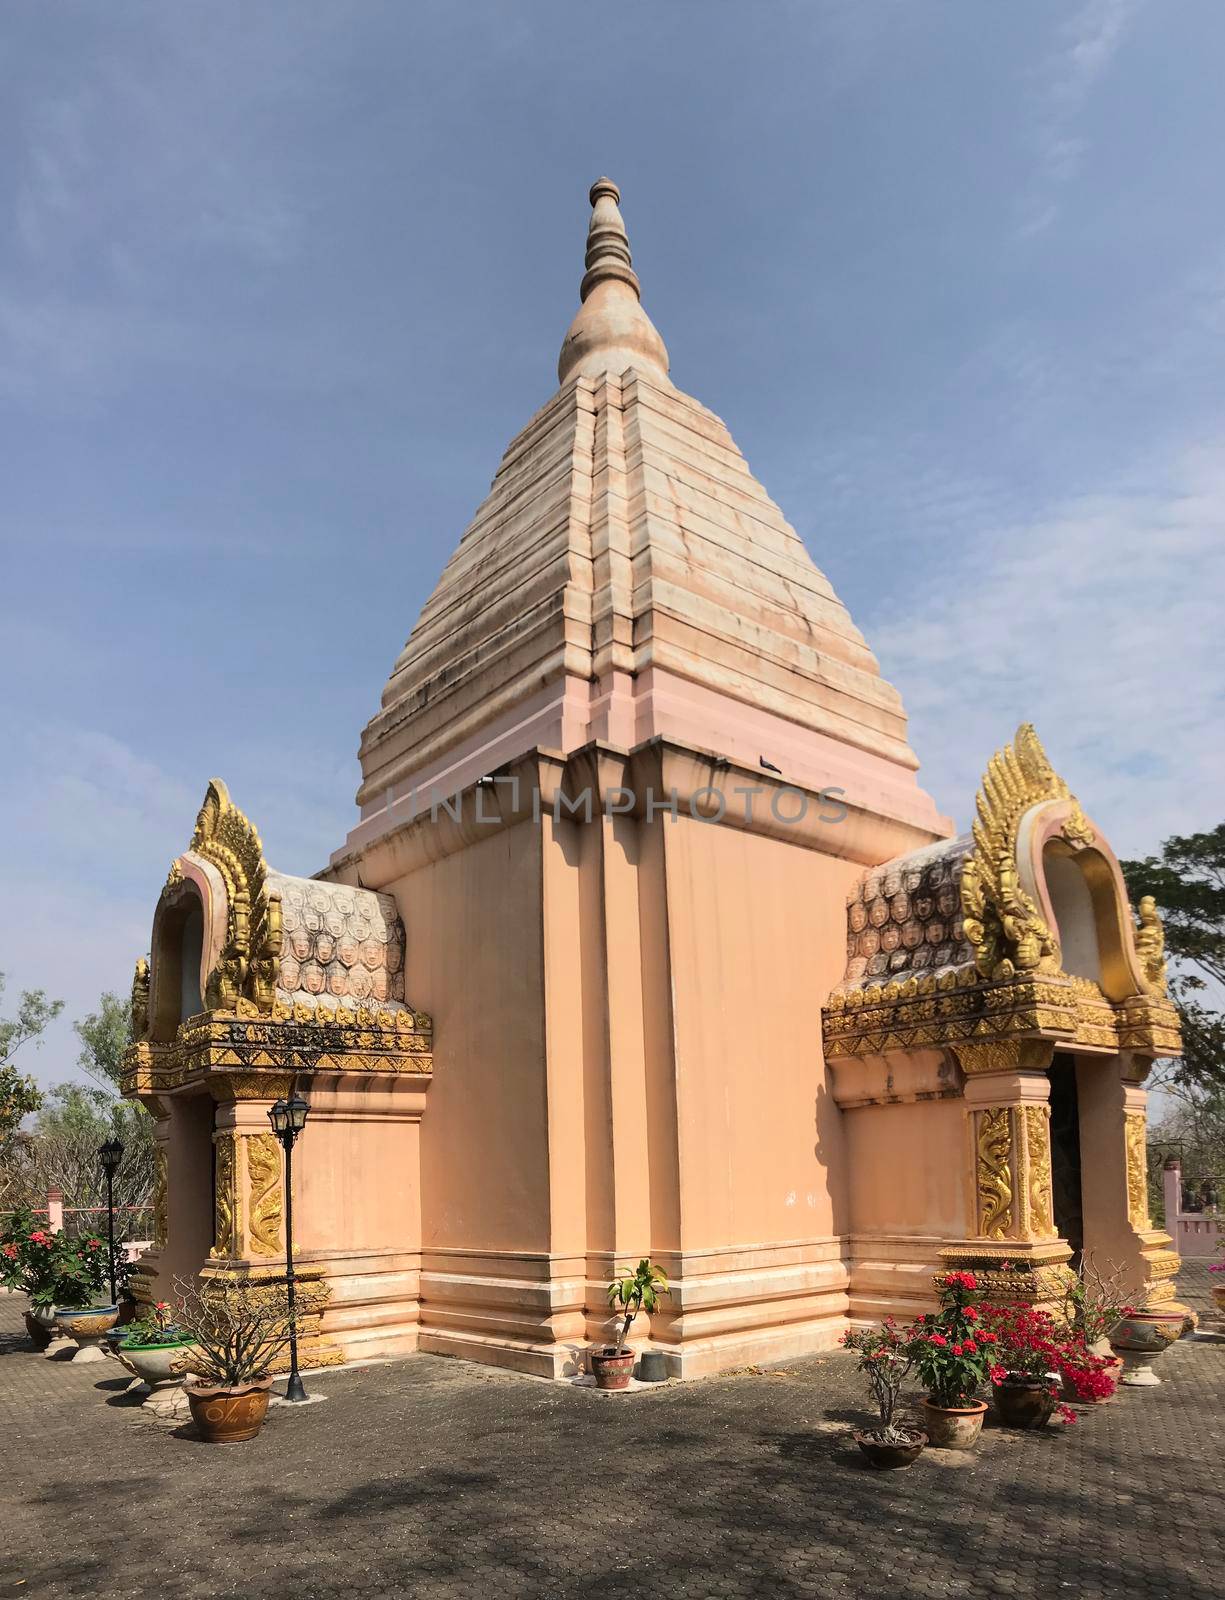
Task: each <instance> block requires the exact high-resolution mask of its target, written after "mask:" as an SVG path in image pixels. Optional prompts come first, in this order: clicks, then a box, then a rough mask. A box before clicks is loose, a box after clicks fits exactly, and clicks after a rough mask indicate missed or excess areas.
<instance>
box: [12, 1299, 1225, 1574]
mask: <svg viewBox="0 0 1225 1600" xmlns="http://www.w3.org/2000/svg"><path fill="white" fill-rule="evenodd" d="M1183 1285H1184V1289H1185V1290H1187V1291H1190V1292H1192V1293H1193V1294H1194V1296H1195V1298H1196V1299H1197V1300H1198V1301H1199V1302H1200V1303H1201V1304H1204V1305H1206V1304H1207V1296H1206V1287H1207V1277H1206V1274H1205V1273H1204V1270H1203V1268H1199V1269H1197V1270H1195V1271H1194V1272H1193V1273H1192V1274H1191V1275H1189V1276H1188V1278H1185V1279H1184V1280H1183ZM17 1308H18V1302H17V1301H16V1300H8V1299H5V1298H4V1297H0V1328H2V1329H4V1330H6V1333H5V1334H4V1336H0V1441H2V1443H3V1457H4V1459H3V1467H2V1468H0V1471H2V1473H3V1477H2V1478H0V1483H2V1484H3V1494H2V1495H0V1500H2V1501H3V1503H4V1510H5V1514H4V1516H3V1521H2V1522H0V1548H2V1549H3V1551H4V1561H3V1565H2V1566H0V1596H2V1595H4V1594H8V1593H12V1594H23V1595H32V1596H33V1595H36V1596H40V1597H43V1596H48V1597H59V1596H65V1595H85V1594H90V1595H95V1594H98V1593H101V1592H103V1591H104V1592H106V1593H107V1594H108V1595H115V1596H122V1595H141V1596H156V1597H157V1600H179V1597H187V1596H190V1597H196V1596H213V1595H237V1594H241V1595H244V1596H246V1595H250V1596H256V1597H267V1600H281V1597H285V1600H289V1597H291V1596H292V1597H294V1600H310V1597H312V1596H323V1595H339V1594H342V1593H345V1594H355V1595H359V1596H376V1595H386V1596H393V1595H394V1596H421V1597H429V1600H434V1597H438V1600H442V1597H446V1600H453V1597H460V1596H463V1597H470V1596H478V1597H479V1596H485V1595H491V1596H497V1597H499V1600H503V1597H512V1596H532V1597H535V1596H566V1597H576V1600H577V1597H591V1600H596V1597H599V1600H612V1597H616V1596H624V1595H629V1594H631V1593H634V1592H636V1591H637V1590H639V1589H641V1588H644V1587H651V1588H654V1589H656V1590H657V1591H658V1592H659V1593H660V1594H662V1595H665V1596H703V1597H705V1596H747V1595H761V1596H770V1597H775V1596H777V1597H791V1596H804V1595H820V1596H827V1595H864V1594H880V1595H885V1596H889V1597H893V1596H905V1597H909V1596H919V1595H931V1596H946V1595H947V1596H955V1597H962V1596H965V1597H977V1596H984V1597H985V1596H992V1597H995V1596H1002V1595H1008V1596H1029V1595H1034V1596H1036V1595H1042V1596H1048V1595H1059V1594H1062V1593H1067V1594H1068V1595H1070V1596H1076V1597H1081V1596H1088V1597H1092V1596H1099V1595H1101V1596H1114V1595H1128V1596H1131V1597H1152V1600H1165V1597H1167V1596H1168V1597H1171V1600H1219V1597H1220V1595H1221V1594H1222V1593H1223V1592H1225V1504H1223V1501H1225V1494H1223V1488H1225V1470H1223V1468H1222V1444H1221V1438H1222V1420H1223V1418H1225V1395H1223V1390H1222V1382H1223V1380H1225V1342H1216V1341H1211V1340H1205V1339H1197V1340H1195V1341H1188V1340H1183V1341H1182V1342H1181V1343H1180V1344H1178V1345H1176V1346H1175V1347H1174V1348H1173V1349H1172V1350H1171V1351H1169V1352H1168V1353H1167V1354H1166V1355H1165V1356H1163V1357H1162V1361H1161V1371H1162V1373H1163V1375H1164V1376H1165V1377H1166V1378H1167V1379H1168V1380H1169V1381H1168V1382H1167V1383H1165V1384H1164V1385H1163V1386H1162V1387H1161V1388H1159V1389H1150V1390H1139V1391H1137V1390H1132V1391H1124V1393H1123V1394H1122V1395H1121V1396H1120V1398H1119V1399H1118V1400H1117V1401H1116V1402H1114V1403H1113V1404H1110V1405H1107V1406H1104V1407H1098V1408H1096V1409H1094V1410H1092V1411H1090V1412H1087V1413H1085V1414H1084V1419H1083V1421H1081V1422H1080V1423H1079V1424H1078V1425H1077V1426H1075V1427H1072V1428H1066V1429H1065V1428H1055V1427H1051V1428H1050V1429H1048V1430H1046V1431H1045V1432H1042V1433H1035V1434H1026V1433H1010V1432H1006V1431H1004V1430H999V1429H995V1428H988V1429H987V1430H986V1431H985V1432H984V1435H983V1444H982V1448H981V1450H980V1451H979V1453H978V1454H977V1455H975V1456H970V1457H967V1456H957V1455H953V1454H950V1453H947V1452H931V1451H929V1452H927V1453H926V1454H925V1455H924V1456H923V1457H922V1458H921V1460H920V1461H919V1462H918V1464H917V1465H916V1466H915V1467H913V1468H912V1469H911V1470H910V1471H909V1472H902V1473H885V1474H877V1473H873V1472H872V1471H870V1470H869V1469H867V1468H865V1467H863V1466H862V1465H861V1463H860V1458H859V1456H858V1453H857V1452H856V1451H855V1449H854V1446H853V1445H850V1446H848V1443H847V1440H846V1432H845V1430H846V1426H847V1424H848V1423H849V1422H851V1421H854V1420H858V1418H859V1416H860V1415H861V1411H860V1406H861V1400H860V1395H859V1391H858V1389H857V1387H856V1379H855V1375H854V1374H853V1372H852V1371H851V1368H850V1363H849V1359H848V1358H847V1357H845V1356H843V1355H841V1354H837V1355H832V1356H827V1357H823V1358H814V1359H811V1360H807V1361H802V1362H794V1363H791V1364H789V1365H788V1366H786V1367H785V1368H779V1369H768V1370H766V1371H764V1372H761V1373H757V1374H752V1373H750V1374H747V1375H741V1376H735V1377H728V1378H721V1379H713V1380H709V1381H706V1382H700V1383H690V1384H681V1385H669V1386H667V1387H666V1388H663V1389H660V1390H653V1391H648V1392H646V1393H644V1394H643V1395H641V1396H640V1397H630V1398H612V1397H599V1396H596V1395H595V1394H593V1393H589V1392H581V1391H575V1390H572V1389H567V1388H562V1387H559V1386H556V1385H549V1384H544V1383H537V1382H534V1381H532V1380H530V1379H523V1378H515V1377H508V1376H502V1375H499V1374H497V1373H491V1372H488V1371H486V1370H483V1369H480V1368H477V1367H472V1366H468V1365H465V1364H463V1363H460V1362H455V1361H445V1360H441V1359H437V1358H434V1357H422V1358H418V1359H416V1360H413V1361H406V1362H401V1363H395V1364H391V1365H385V1366H379V1367H372V1368H366V1369H364V1370H360V1371H353V1372H348V1373H332V1374H330V1375H327V1376H321V1377H319V1378H318V1379H315V1380H313V1383H314V1385H315V1386H316V1387H317V1388H318V1389H319V1390H321V1391H324V1392H326V1393H327V1395H328V1396H329V1398H328V1401H327V1403H326V1404H325V1405H317V1406H310V1407H304V1408H303V1409H302V1410H300V1411H289V1410H286V1409H284V1408H282V1409H277V1410H274V1411H273V1412H272V1413H271V1415H270V1420H269V1422H268V1424H267V1425H266V1427H265V1429H264V1432H263V1434H262V1435H261V1436H260V1438H258V1439H257V1440H255V1441H254V1442H253V1443H251V1444H247V1445H239V1446H233V1447H229V1448H220V1447H217V1446H208V1445H204V1444H201V1443H199V1442H197V1441H195V1440H194V1439H192V1438H191V1437H189V1436H186V1433H187V1430H180V1432H179V1434H175V1433H172V1432H170V1431H168V1430H166V1429H163V1428H158V1427H155V1426H152V1425H150V1424H149V1423H147V1422H146V1421H144V1420H143V1419H142V1418H141V1417H140V1414H139V1412H138V1411H136V1410H135V1409H133V1407H132V1406H131V1405H130V1404H127V1403H125V1400H124V1397H123V1395H122V1392H121V1390H120V1389H119V1388H118V1387H117V1383H118V1380H117V1379H116V1378H115V1377H113V1376H112V1374H113V1373H114V1371H115V1369H114V1368H113V1367H112V1366H110V1365H109V1364H108V1365H107V1366H102V1365H101V1364H98V1365H87V1366H83V1365H80V1364H65V1363H63V1362H60V1361H52V1360H48V1359H46V1358H45V1357H42V1356H37V1355H34V1354H33V1353H31V1352H30V1351H29V1350H28V1349H27V1348H24V1340H23V1339H20V1338H19V1337H18V1336H17V1335H16V1333H15V1332H11V1333H9V1332H7V1330H15V1329H16V1328H17V1326H18V1320H17Z"/></svg>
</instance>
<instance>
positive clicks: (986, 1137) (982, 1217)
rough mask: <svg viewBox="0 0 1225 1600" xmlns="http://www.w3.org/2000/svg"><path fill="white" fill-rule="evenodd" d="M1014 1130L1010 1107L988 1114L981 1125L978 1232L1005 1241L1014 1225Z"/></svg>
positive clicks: (979, 1134) (999, 1108)
mask: <svg viewBox="0 0 1225 1600" xmlns="http://www.w3.org/2000/svg"><path fill="white" fill-rule="evenodd" d="M1011 1159H1012V1127H1011V1119H1010V1115H1009V1110H1008V1107H1007V1106H996V1107H995V1108H994V1109H992V1110H990V1111H984V1112H983V1114H982V1118H981V1120H980V1122H979V1125H978V1231H979V1234H980V1235H981V1236H982V1237H983V1238H984V1239H1002V1238H1004V1236H1005V1235H1006V1234H1007V1232H1008V1228H1009V1224H1010V1223H1011V1221H1012V1167H1011V1165H1010V1163H1011Z"/></svg>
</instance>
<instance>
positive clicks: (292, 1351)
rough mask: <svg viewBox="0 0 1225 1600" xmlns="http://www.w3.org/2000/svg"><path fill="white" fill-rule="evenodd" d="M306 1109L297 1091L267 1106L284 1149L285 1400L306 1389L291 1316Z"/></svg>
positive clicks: (301, 1396)
mask: <svg viewBox="0 0 1225 1600" xmlns="http://www.w3.org/2000/svg"><path fill="white" fill-rule="evenodd" d="M309 1110H310V1106H309V1105H308V1103H307V1102H306V1101H305V1100H303V1098H302V1096H301V1095H300V1094H296V1093H295V1094H293V1095H292V1096H291V1097H290V1098H289V1099H288V1100H278V1101H277V1102H276V1104H275V1105H273V1106H269V1108H268V1121H269V1122H271V1124H272V1131H273V1133H275V1134H276V1136H277V1138H278V1139H279V1140H280V1141H281V1148H282V1150H284V1152H285V1287H286V1291H287V1293H288V1297H289V1382H288V1383H287V1384H286V1385H285V1398H286V1400H305V1399H306V1390H305V1389H304V1388H303V1387H302V1379H301V1378H300V1377H299V1376H298V1324H297V1320H296V1318H295V1316H294V1275H293V1147H294V1140H295V1139H296V1138H297V1137H298V1135H299V1134H300V1133H301V1132H302V1129H303V1128H304V1127H305V1126H306V1114H307V1112H308V1111H309Z"/></svg>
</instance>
